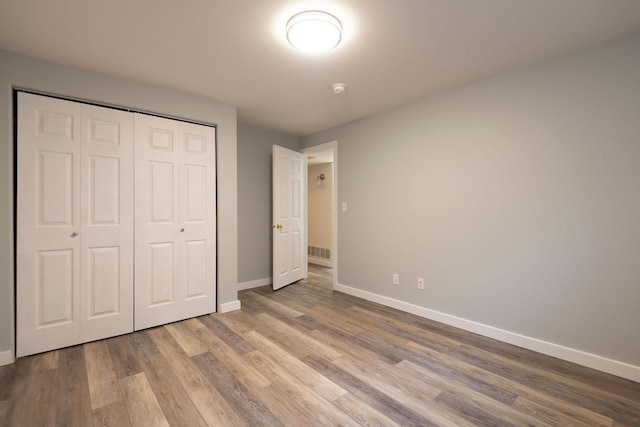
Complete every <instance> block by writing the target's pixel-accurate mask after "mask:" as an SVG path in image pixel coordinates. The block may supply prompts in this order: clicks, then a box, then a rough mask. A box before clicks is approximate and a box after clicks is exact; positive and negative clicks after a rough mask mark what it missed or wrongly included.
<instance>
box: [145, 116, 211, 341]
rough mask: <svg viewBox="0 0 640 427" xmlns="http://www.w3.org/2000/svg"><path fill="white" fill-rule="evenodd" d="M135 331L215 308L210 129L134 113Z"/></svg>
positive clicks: (204, 312)
mask: <svg viewBox="0 0 640 427" xmlns="http://www.w3.org/2000/svg"><path fill="white" fill-rule="evenodd" d="M135 139H136V148H135V159H136V160H135V163H136V164H135V200H136V202H135V209H136V222H135V242H136V244H135V264H136V269H135V283H136V286H135V329H136V330H138V329H144V328H149V327H152V326H156V325H160V324H164V323H169V322H174V321H177V320H182V319H186V318H189V317H194V316H200V315H203V314H208V313H212V312H214V311H216V189H215V179H216V173H215V129H214V128H212V127H207V126H201V125H195V124H191V123H185V122H180V121H176V120H169V119H165V118H160V117H154V116H148V115H144V114H136V115H135Z"/></svg>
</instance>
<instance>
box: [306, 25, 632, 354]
mask: <svg viewBox="0 0 640 427" xmlns="http://www.w3.org/2000/svg"><path fill="white" fill-rule="evenodd" d="M333 140H337V141H338V144H339V157H340V162H339V170H338V177H339V194H340V202H343V201H346V202H348V207H349V210H348V211H347V212H340V213H339V224H338V230H339V237H338V247H339V265H340V270H339V277H338V280H339V283H341V284H343V285H347V286H351V287H355V288H359V289H362V290H366V291H369V292H373V293H376V294H380V295H383V296H389V297H392V298H396V299H399V300H402V301H407V302H411V303H414V304H417V305H420V306H422V307H426V308H429V309H433V310H437V311H440V312H444V313H447V314H450V315H454V316H459V317H462V318H465V319H468V320H473V321H477V322H480V323H483V324H487V325H491V326H494V327H498V328H501V329H505V330H507V331H511V332H515V333H519V334H523V335H525V336H529V337H534V338H538V339H541V340H545V341H548V342H552V343H556V344H560V345H564V346H567V347H570V348H574V349H579V350H584V351H587V352H590V353H594V354H597V355H601V356H604V357H608V358H611V359H614V360H618V361H622V362H627V363H629V364H632V365H636V366H639V365H640V333H638V325H640V309H639V308H638V307H639V306H640V33H636V34H632V35H630V36H626V37H623V38H619V39H617V40H613V41H610V42H608V43H605V44H601V45H598V46H594V47H591V48H588V49H585V50H582V51H579V52H575V53H573V54H570V55H566V56H562V57H558V58H554V59H552V60H548V61H545V62H543V63H538V64H535V65H532V66H529V67H526V68H524V69H520V70H517V71H513V72H508V73H505V74H502V75H498V76H495V77H492V78H488V79H484V80H481V81H477V82H475V83H473V84H469V85H466V86H462V87H458V88H454V89H452V90H449V91H446V92H443V93H440V94H438V95H437V96H432V97H429V98H426V99H423V100H420V101H418V102H415V103H412V104H410V105H406V106H403V107H401V108H397V109H394V110H392V111H389V112H387V113H384V114H380V115H376V116H372V117H368V118H365V119H362V120H359V121H356V122H352V123H350V124H346V125H344V126H340V127H338V128H334V129H330V130H327V131H324V132H320V133H318V134H315V135H312V136H309V137H306V138H303V139H302V141H301V146H303V147H308V146H311V145H316V144H319V143H323V142H327V141H333ZM392 273H399V274H400V279H401V285H400V286H399V287H394V286H392V285H391V275H392ZM417 276H423V277H425V278H426V289H425V290H424V291H419V290H417V289H416V277H417Z"/></svg>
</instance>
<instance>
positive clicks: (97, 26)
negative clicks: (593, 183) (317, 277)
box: [0, 0, 640, 135]
mask: <svg viewBox="0 0 640 427" xmlns="http://www.w3.org/2000/svg"><path fill="white" fill-rule="evenodd" d="M310 9H322V10H325V11H327V12H329V13H332V14H334V15H335V16H336V17H338V18H339V19H340V20H341V21H342V23H343V27H344V34H343V42H342V43H341V45H339V46H338V47H337V48H336V49H334V50H332V51H330V52H328V53H325V54H315V55H311V54H303V53H300V52H298V51H296V50H294V49H293V48H292V47H291V46H289V45H288V44H287V43H286V40H285V37H284V27H285V24H286V21H287V20H288V18H289V17H290V16H291V15H293V14H294V13H297V12H300V11H303V10H310ZM638 30H640V1H639V0H348V1H347V0H343V1H334V0H299V1H294V0H108V1H96V0H1V3H0V49H3V50H8V51H12V52H17V53H21V54H25V55H30V56H35V57H39V58H44V59H47V60H51V61H55V62H59V63H62V64H67V65H71V66H74V67H79V68H83V69H86V70H91V71H95V72H100V73H104V74H108V75H111V76H116V77H120V78H124V79H129V80H135V81H139V82H144V83H149V84H153V85H158V86H162V87H167V88H172V89H177V90H180V91H184V92H189V93H194V94H200V95H203V96H206V97H210V98H214V99H217V100H220V101H223V102H225V103H228V104H232V105H235V106H236V107H237V109H238V121H239V123H242V124H248V125H254V126H260V127H264V128H267V129H273V130H278V131H282V132H286V133H290V134H293V135H306V134H310V133H313V132H317V131H320V130H323V129H327V128H330V127H333V126H337V125H339V124H342V123H346V122H349V121H352V120H356V119H359V118H362V117H365V116H368V115H371V114H375V113H378V112H381V111H384V110H388V109H390V108H392V107H394V106H397V105H400V104H403V103H407V102H410V101H412V100H415V99H418V98H421V97H424V96H426V95H429V94H432V93H434V92H437V91H441V90H443V89H446V88H449V87H453V86H456V85H460V84H464V83H467V82H471V81H474V80H477V79H480V78H482V77H485V76H488V75H492V74H495V73H499V72H502V71H504V70H507V69H509V68H514V67H520V66H523V65H525V64H528V63H531V62H533V61H537V60H540V59H543V58H547V57H551V56H554V55H558V54H561V53H565V52H568V51H572V50H575V49H578V48H581V47H584V46H587V45H590V44H594V43H598V42H601V41H604V40H607V39H610V38H613V37H616V36H620V35H623V34H626V33H630V32H634V31H638ZM0 65H1V64H0ZM336 82H343V83H346V85H347V90H346V92H345V93H343V94H341V95H334V94H333V91H332V89H331V85H332V84H333V83H336Z"/></svg>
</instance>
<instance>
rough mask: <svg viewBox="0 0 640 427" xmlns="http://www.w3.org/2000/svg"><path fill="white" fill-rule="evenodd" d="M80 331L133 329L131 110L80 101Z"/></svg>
mask: <svg viewBox="0 0 640 427" xmlns="http://www.w3.org/2000/svg"><path fill="white" fill-rule="evenodd" d="M81 181H82V182H81V189H82V193H81V195H82V198H81V199H82V204H81V205H82V209H81V214H82V235H81V243H82V252H81V253H82V266H83V268H82V283H83V289H84V290H85V292H84V293H83V295H82V319H83V322H82V336H83V340H84V341H92V340H95V339H100V338H104V337H107V336H114V335H120V334H124V333H127V332H132V331H133V190H132V186H133V114H131V113H128V112H124V111H119V110H114V109H109V108H101V107H95V106H91V105H83V106H82V180H81Z"/></svg>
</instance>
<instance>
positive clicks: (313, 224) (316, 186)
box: [301, 141, 338, 289]
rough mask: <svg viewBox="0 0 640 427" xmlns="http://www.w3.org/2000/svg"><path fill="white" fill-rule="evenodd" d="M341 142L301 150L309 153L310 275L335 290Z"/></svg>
mask: <svg viewBox="0 0 640 427" xmlns="http://www.w3.org/2000/svg"><path fill="white" fill-rule="evenodd" d="M337 151H338V142H337V141H333V142H329V143H325V144H320V145H315V146H313V147H309V148H306V149H303V150H301V152H302V153H304V154H306V155H307V156H308V183H307V185H308V232H307V237H308V247H307V254H308V260H309V268H308V274H309V278H310V279H314V278H315V279H316V280H318V281H321V282H325V283H327V284H329V283H330V286H331V288H332V289H335V287H336V284H337V279H338V273H337V272H338V256H337V255H338V232H337V229H338V208H337V207H338V202H337V200H338V197H337V192H338V191H337V190H338V182H337V170H338V159H337V157H338V156H337V154H338V153H337Z"/></svg>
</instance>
